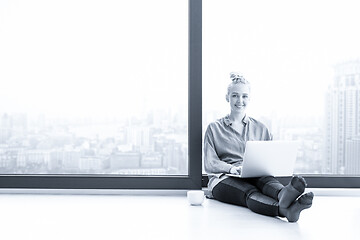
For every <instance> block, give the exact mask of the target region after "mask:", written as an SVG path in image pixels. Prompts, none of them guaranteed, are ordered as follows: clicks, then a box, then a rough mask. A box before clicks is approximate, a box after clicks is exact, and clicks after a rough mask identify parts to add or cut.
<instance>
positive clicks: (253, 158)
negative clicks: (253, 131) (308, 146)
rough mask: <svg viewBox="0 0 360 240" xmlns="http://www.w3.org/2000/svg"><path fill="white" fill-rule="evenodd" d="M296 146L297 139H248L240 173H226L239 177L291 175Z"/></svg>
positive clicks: (297, 143) (297, 144)
mask: <svg viewBox="0 0 360 240" xmlns="http://www.w3.org/2000/svg"><path fill="white" fill-rule="evenodd" d="M298 146H299V142H298V141H248V142H246V147H245V154H244V159H243V164H242V171H241V175H234V174H226V175H228V176H234V177H240V178H250V177H261V176H269V175H270V176H292V175H293V172H294V166H295V161H296V155H297V150H298Z"/></svg>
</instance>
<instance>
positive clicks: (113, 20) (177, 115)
mask: <svg viewBox="0 0 360 240" xmlns="http://www.w3.org/2000/svg"><path fill="white" fill-rule="evenodd" d="M0 79H1V87H0V174H9V173H10V174H82V173H84V174H86V173H92V174H126V175H128V174H130V175H171V174H176V175H187V174H188V151H187V149H188V142H187V141H188V140H187V129H188V125H187V115H188V113H187V104H188V94H187V90H188V3H187V1H183V0H174V1H167V0H152V1H148V0H138V1H115V0H105V1H103V0H101V1H100V0H93V1H85V0H71V1H70V0H65V1H42V0H32V1H25V0H20V1H1V2H0Z"/></svg>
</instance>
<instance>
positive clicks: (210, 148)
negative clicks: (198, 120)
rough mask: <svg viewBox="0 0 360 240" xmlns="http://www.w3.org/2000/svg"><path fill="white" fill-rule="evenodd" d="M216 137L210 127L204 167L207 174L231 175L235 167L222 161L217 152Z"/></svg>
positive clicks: (205, 141)
mask: <svg viewBox="0 0 360 240" xmlns="http://www.w3.org/2000/svg"><path fill="white" fill-rule="evenodd" d="M214 140H215V141H216V139H214V135H213V134H212V131H211V128H210V126H208V128H207V130H206V132H205V137H204V167H205V171H206V172H207V173H230V169H231V168H232V167H233V165H231V164H229V163H226V162H224V161H221V160H220V159H219V157H218V155H217V153H216V151H215V145H214Z"/></svg>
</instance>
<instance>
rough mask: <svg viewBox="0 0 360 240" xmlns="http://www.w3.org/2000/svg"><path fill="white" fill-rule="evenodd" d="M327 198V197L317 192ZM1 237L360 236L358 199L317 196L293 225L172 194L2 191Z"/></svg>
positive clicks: (312, 237)
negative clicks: (191, 201) (82, 193)
mask: <svg viewBox="0 0 360 240" xmlns="http://www.w3.org/2000/svg"><path fill="white" fill-rule="evenodd" d="M320 195H324V194H320ZM0 229H1V230H0V239H2V240H11V239H36V240H40V239H47V240H48V239H66V240H68V239H106V240H108V239H169V240H170V239H204V240H205V239H247V240H248V239H264V240H267V239H277V240H280V239H340V240H343V239H360V196H315V199H314V202H313V206H312V208H310V209H308V210H305V211H303V212H302V214H301V217H300V220H299V221H298V222H297V223H288V222H286V221H285V220H283V219H279V218H272V217H265V216H261V215H258V214H255V213H252V212H251V211H249V210H248V209H246V208H242V207H237V206H232V205H228V204H224V203H220V202H217V201H215V200H209V199H206V200H205V202H204V204H203V205H202V206H190V205H189V204H188V203H187V199H186V194H185V192H180V193H177V194H166V193H165V194H158V193H157V194H151V192H149V193H146V194H131V195H129V193H127V194H120V195H45V194H0Z"/></svg>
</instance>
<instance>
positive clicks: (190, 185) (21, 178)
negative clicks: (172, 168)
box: [0, 0, 360, 189]
mask: <svg viewBox="0 0 360 240" xmlns="http://www.w3.org/2000/svg"><path fill="white" fill-rule="evenodd" d="M188 3H189V13H188V17H189V38H188V41H189V47H188V53H189V56H188V66H189V70H188V71H189V72H188V84H189V85H188V113H189V116H188V146H189V169H188V173H189V174H188V175H187V176H176V175H174V176H134V175H133V176H117V175H105V174H104V175H100V176H99V175H66V174H64V175H15V174H14V175H0V188H2V189H4V188H5V189H6V188H30V189H201V187H206V185H207V182H208V177H207V175H206V174H204V175H203V174H202V165H201V164H202V163H201V160H199V159H202V0H188ZM302 176H304V177H305V178H306V181H307V183H308V187H310V188H360V176H343V175H330V174H326V175H323V174H322V175H310V174H303V175H302ZM279 180H280V182H282V183H284V184H287V183H288V182H289V180H290V178H289V177H281V178H279Z"/></svg>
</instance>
